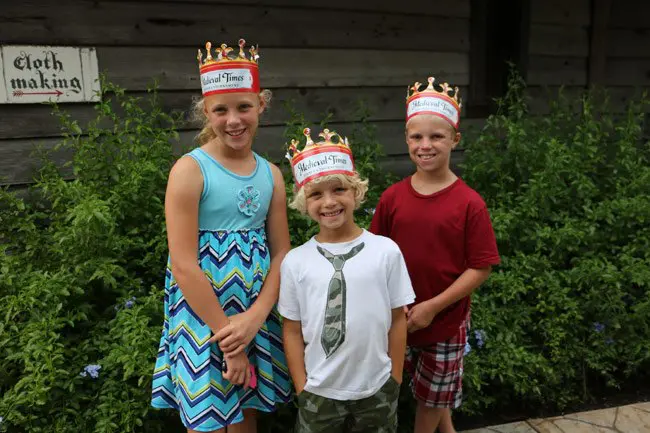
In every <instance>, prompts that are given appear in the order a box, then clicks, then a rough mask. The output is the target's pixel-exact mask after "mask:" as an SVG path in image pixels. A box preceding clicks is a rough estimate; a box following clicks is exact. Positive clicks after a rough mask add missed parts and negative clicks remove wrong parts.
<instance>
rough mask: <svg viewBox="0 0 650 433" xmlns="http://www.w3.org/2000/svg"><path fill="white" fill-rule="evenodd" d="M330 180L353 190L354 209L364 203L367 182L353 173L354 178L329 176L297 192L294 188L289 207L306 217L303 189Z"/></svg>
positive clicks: (314, 181)
mask: <svg viewBox="0 0 650 433" xmlns="http://www.w3.org/2000/svg"><path fill="white" fill-rule="evenodd" d="M331 180H338V181H339V182H341V183H342V184H343V186H345V187H347V188H352V189H354V203H355V209H359V206H361V204H362V203H363V202H364V201H365V199H366V193H367V192H368V180H367V179H361V177H360V176H359V173H355V174H354V176H350V175H348V174H329V175H327V176H321V177H317V178H316V179H314V180H311V181H309V182H308V183H306V184H305V185H303V186H302V188H300V189H299V190H297V191H296V189H295V187H294V194H293V200H291V203H289V207H290V208H292V209H296V210H297V211H298V212H300V213H301V214H302V215H306V214H307V197H306V196H305V188H307V187H308V186H309V185H313V184H317V183H321V182H327V181H331Z"/></svg>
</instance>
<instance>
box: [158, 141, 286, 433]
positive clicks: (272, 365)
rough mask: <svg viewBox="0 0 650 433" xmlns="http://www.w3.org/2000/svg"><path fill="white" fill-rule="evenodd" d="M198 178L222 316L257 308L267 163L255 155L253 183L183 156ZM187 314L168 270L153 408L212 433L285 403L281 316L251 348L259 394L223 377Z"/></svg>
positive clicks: (210, 274) (198, 156)
mask: <svg viewBox="0 0 650 433" xmlns="http://www.w3.org/2000/svg"><path fill="white" fill-rule="evenodd" d="M188 155H189V156H190V157H192V158H194V160H195V161H196V162H197V163H198V164H199V166H200V168H201V172H202V174H203V193H202V195H201V200H200V203H199V234H198V236H199V251H198V256H199V263H200V266H201V268H202V269H203V271H204V272H205V275H206V277H207V278H208V279H209V280H210V282H211V283H212V287H213V289H214V291H215V293H216V294H217V296H218V298H219V302H220V303H221V306H222V307H223V309H224V311H225V312H226V314H227V315H229V316H231V315H234V314H237V313H241V312H243V311H245V310H246V309H248V307H249V306H250V305H251V304H252V303H253V302H254V301H255V299H256V298H257V296H258V295H259V293H260V289H261V288H262V283H263V281H264V278H265V277H266V274H267V272H268V270H269V266H270V261H271V259H270V254H269V249H268V245H267V241H266V231H265V226H264V225H265V221H266V214H267V212H268V209H269V204H270V201H271V195H272V193H273V176H272V174H271V168H270V166H269V163H268V162H267V161H266V160H264V159H263V158H261V157H259V156H258V155H255V159H256V161H257V165H256V168H255V171H254V172H253V173H252V174H251V175H250V176H238V175H236V174H234V173H232V172H231V171H229V170H227V169H225V168H224V167H223V166H222V165H221V164H219V163H218V162H217V161H216V160H215V159H213V158H212V157H211V156H210V155H208V154H207V153H206V152H205V151H204V150H202V149H200V148H197V149H194V150H193V151H192V152H190V153H189V154H188ZM210 336H211V332H210V328H209V327H208V326H206V325H205V324H204V323H203V321H202V320H201V319H200V318H199V317H198V316H197V315H196V314H194V312H193V311H192V309H191V308H190V306H189V305H188V304H187V302H186V301H185V298H184V297H183V293H182V291H181V289H180V288H179V287H178V285H177V284H176V281H175V280H174V275H173V272H172V269H171V268H170V265H169V264H168V267H167V273H166V278H165V322H164V327H163V332H162V338H161V339H160V349H159V351H158V358H157V360H156V367H155V371H154V376H153V397H152V405H153V406H154V407H156V408H174V409H177V410H178V411H179V412H180V416H181V420H182V422H183V424H184V425H185V426H186V427H187V428H189V429H192V430H197V431H213V430H217V429H220V428H223V427H225V426H227V425H230V424H234V423H237V422H241V421H242V420H243V414H242V409H248V408H252V409H257V410H260V411H264V412H271V411H273V410H275V408H276V406H277V404H278V403H280V402H287V401H289V399H290V391H291V384H290V382H289V372H288V369H287V366H286V365H287V364H286V359H285V356H284V352H283V349H282V334H281V322H280V315H279V314H278V312H277V310H276V309H275V308H274V309H273V311H272V313H271V314H270V315H269V317H268V319H267V321H266V323H265V324H264V325H263V326H262V328H261V329H260V331H259V333H258V334H257V335H256V336H255V339H254V340H253V342H251V344H250V345H249V346H248V348H247V351H248V357H249V360H250V362H251V364H253V365H254V366H255V371H256V373H257V388H256V389H249V390H247V391H244V390H243V388H242V387H241V386H234V385H231V384H230V382H228V381H226V380H224V379H223V378H222V375H221V361H222V352H221V351H220V350H219V348H218V346H217V345H216V344H209V343H208V339H209V338H210Z"/></svg>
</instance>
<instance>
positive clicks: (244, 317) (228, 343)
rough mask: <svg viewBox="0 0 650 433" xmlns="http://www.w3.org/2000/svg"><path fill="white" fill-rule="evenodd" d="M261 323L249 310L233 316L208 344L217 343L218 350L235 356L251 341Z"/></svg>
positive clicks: (262, 321)
mask: <svg viewBox="0 0 650 433" xmlns="http://www.w3.org/2000/svg"><path fill="white" fill-rule="evenodd" d="M263 323H264V320H263V319H262V320H260V318H258V317H256V316H255V314H254V313H253V312H252V311H250V310H249V311H245V312H243V313H240V314H235V315H234V316H230V317H229V323H228V325H226V326H224V327H223V328H221V329H220V330H219V331H218V332H217V333H216V334H214V335H213V336H212V338H210V342H211V343H216V342H219V348H220V349H221V350H222V351H223V353H224V354H227V355H228V356H234V355H237V354H239V353H242V352H243V351H244V349H246V346H248V344H249V343H250V342H251V341H253V338H255V335H257V332H258V331H259V330H260V328H261V327H262V324H263Z"/></svg>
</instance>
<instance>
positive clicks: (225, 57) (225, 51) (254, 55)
mask: <svg viewBox="0 0 650 433" xmlns="http://www.w3.org/2000/svg"><path fill="white" fill-rule="evenodd" d="M245 45H246V41H245V40H244V39H240V40H239V52H238V53H237V55H235V56H233V55H231V54H230V53H231V52H232V51H234V49H233V48H230V47H229V46H228V45H226V44H221V45H220V46H218V47H216V48H215V49H214V51H215V54H216V56H217V58H216V59H215V58H214V57H212V42H209V41H208V42H206V43H205V51H206V53H207V54H206V56H205V59H204V58H203V51H201V49H200V48H199V50H198V51H199V53H198V55H197V56H196V58H197V60H198V61H199V68H202V67H204V66H208V65H212V64H215V63H224V62H242V61H243V62H249V63H252V64H254V65H257V61H258V60H259V58H260V55H259V54H258V53H259V47H258V46H256V45H252V46H251V47H250V48H249V49H248V52H249V53H250V56H246V52H245V49H244V47H245Z"/></svg>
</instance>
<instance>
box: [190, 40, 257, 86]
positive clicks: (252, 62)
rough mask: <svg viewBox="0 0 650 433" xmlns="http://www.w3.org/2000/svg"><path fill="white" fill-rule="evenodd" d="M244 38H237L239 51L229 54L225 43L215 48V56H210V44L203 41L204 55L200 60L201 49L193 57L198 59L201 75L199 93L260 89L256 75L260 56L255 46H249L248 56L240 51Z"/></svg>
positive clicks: (242, 49)
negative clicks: (233, 54) (205, 53)
mask: <svg viewBox="0 0 650 433" xmlns="http://www.w3.org/2000/svg"><path fill="white" fill-rule="evenodd" d="M245 45H246V41H245V40H243V39H240V40H239V54H237V55H235V56H232V55H231V54H230V52H231V51H233V49H232V48H230V47H229V46H228V45H226V44H221V46H219V47H217V48H215V52H216V55H217V57H216V58H214V57H212V53H211V49H212V43H211V42H206V43H205V50H206V51H207V55H206V56H205V59H203V52H202V51H201V49H199V54H198V56H197V57H196V58H197V59H198V61H199V72H200V74H201V90H202V91H203V96H209V95H214V94H216V93H231V92H253V93H259V91H260V76H259V75H260V74H259V68H258V66H257V60H258V59H259V58H260V56H259V54H258V47H256V46H251V47H250V48H249V50H248V51H249V52H250V58H249V57H247V56H246V53H245V52H244V46H245Z"/></svg>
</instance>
